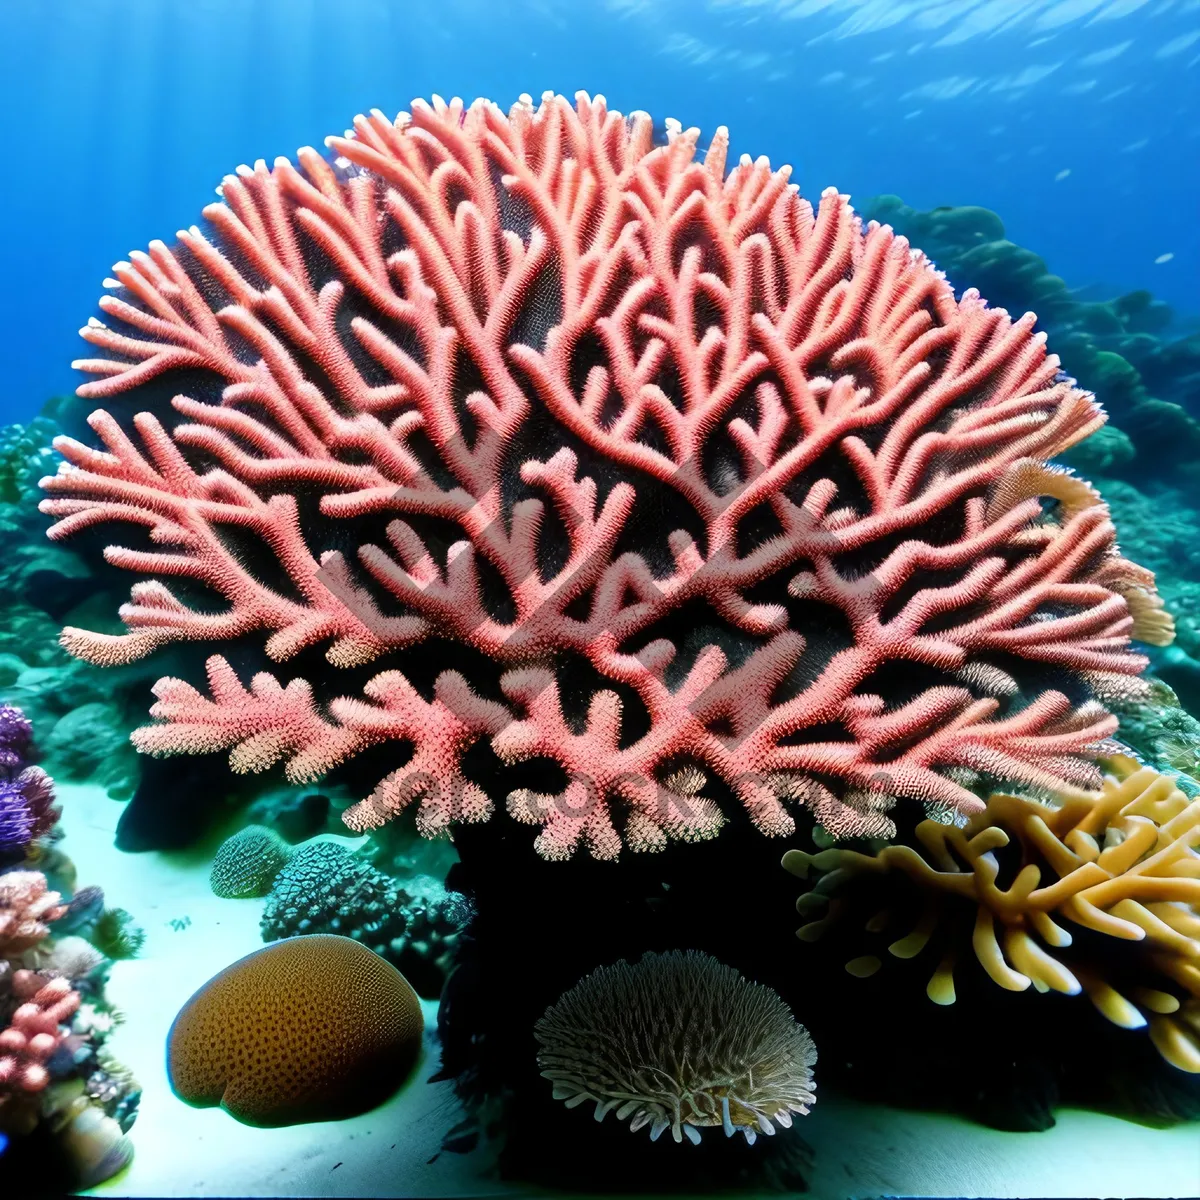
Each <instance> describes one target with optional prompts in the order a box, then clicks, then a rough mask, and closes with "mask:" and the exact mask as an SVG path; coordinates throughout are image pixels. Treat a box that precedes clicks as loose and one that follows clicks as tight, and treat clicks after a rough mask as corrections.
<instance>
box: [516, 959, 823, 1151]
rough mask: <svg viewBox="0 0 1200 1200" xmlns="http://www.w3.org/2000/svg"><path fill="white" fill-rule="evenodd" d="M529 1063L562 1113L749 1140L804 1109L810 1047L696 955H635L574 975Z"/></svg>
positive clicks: (653, 1133)
mask: <svg viewBox="0 0 1200 1200" xmlns="http://www.w3.org/2000/svg"><path fill="white" fill-rule="evenodd" d="M534 1035H535V1036H536V1038H537V1040H538V1044H539V1046H540V1049H539V1051H538V1060H537V1061H538V1066H539V1067H540V1068H541V1069H542V1074H543V1075H544V1076H545V1077H546V1078H547V1079H549V1080H550V1081H551V1082H552V1083H553V1084H554V1098H555V1099H556V1100H565V1101H566V1103H567V1107H568V1108H574V1107H575V1106H576V1105H578V1104H583V1103H586V1102H587V1101H589V1100H591V1101H594V1102H595V1104H596V1113H595V1115H596V1120H598V1121H602V1120H603V1119H604V1118H605V1117H606V1116H607V1115H608V1113H609V1112H611V1111H612V1110H613V1109H615V1110H616V1114H617V1120H618V1121H624V1120H626V1119H630V1118H631V1120H630V1126H629V1128H630V1130H631V1131H632V1132H636V1131H637V1130H639V1129H642V1128H644V1127H645V1126H646V1125H649V1126H650V1139H651V1141H657V1139H658V1138H659V1137H660V1136H661V1135H662V1133H663V1132H664V1131H665V1130H667V1129H670V1130H671V1134H672V1136H673V1137H674V1139H675V1141H677V1142H680V1141H682V1140H683V1137H684V1135H686V1136H687V1138H688V1140H689V1141H691V1142H694V1143H698V1142H699V1141H700V1129H701V1128H704V1127H706V1126H720V1127H721V1128H723V1129H724V1131H725V1136H726V1137H732V1136H733V1135H734V1133H736V1132H741V1133H742V1134H743V1135H744V1136H745V1138H746V1140H747V1141H748V1142H751V1143H753V1142H754V1140H755V1138H756V1137H757V1135H758V1133H760V1132H761V1133H767V1134H773V1133H774V1132H775V1125H774V1124H773V1122H775V1123H778V1124H779V1125H782V1126H784V1127H785V1128H787V1127H788V1126H790V1125H791V1123H792V1113H801V1114H804V1113H807V1112H808V1110H809V1107H810V1106H811V1105H812V1104H813V1103H814V1102H815V1099H816V1098H815V1096H814V1095H813V1088H814V1087H815V1086H816V1085H815V1084H814V1083H813V1081H812V1067H813V1064H814V1063H815V1062H816V1061H817V1052H816V1049H815V1047H814V1046H813V1043H812V1039H811V1038H810V1037H809V1035H808V1031H807V1030H806V1029H805V1028H804V1026H803V1025H800V1024H798V1023H797V1021H796V1020H795V1019H794V1018H793V1017H792V1014H791V1012H790V1010H789V1009H788V1007H787V1005H786V1004H784V1002H783V1001H782V1000H781V999H780V998H779V997H778V996H777V995H776V994H775V993H774V992H773V991H772V990H771V989H770V988H768V987H764V986H763V985H762V984H756V983H750V982H748V981H747V980H745V979H743V978H742V977H741V976H740V975H739V974H738V973H737V971H735V970H734V969H733V968H732V967H728V966H725V965H724V964H723V963H721V962H719V961H718V960H717V959H715V958H713V957H712V956H711V955H708V954H701V953H699V952H697V951H687V952H686V953H681V952H678V951H674V952H671V953H668V954H645V955H643V956H642V958H641V959H639V960H638V962H636V963H634V964H632V965H630V964H629V963H627V962H625V961H624V960H622V961H621V962H618V963H616V964H614V965H613V966H609V967H601V968H599V969H598V970H596V971H593V972H592V973H591V974H590V975H587V976H585V977H584V978H583V979H581V980H580V981H579V983H577V984H576V985H575V986H574V987H573V988H571V989H569V990H568V991H567V992H565V993H564V994H563V995H562V996H561V997H559V999H558V1001H557V1003H555V1004H553V1005H552V1006H551V1007H550V1008H548V1009H547V1010H546V1012H545V1014H544V1015H543V1016H542V1018H541V1019H540V1020H539V1021H538V1023H537V1025H536V1026H535V1028H534Z"/></svg>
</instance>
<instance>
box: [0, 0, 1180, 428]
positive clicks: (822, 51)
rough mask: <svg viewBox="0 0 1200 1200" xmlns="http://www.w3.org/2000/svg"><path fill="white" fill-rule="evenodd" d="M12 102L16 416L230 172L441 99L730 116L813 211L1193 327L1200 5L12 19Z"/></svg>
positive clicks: (4, 23)
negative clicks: (970, 208) (866, 212)
mask: <svg viewBox="0 0 1200 1200" xmlns="http://www.w3.org/2000/svg"><path fill="white" fill-rule="evenodd" d="M1125 43H1129V44H1128V45H1124V44H1125ZM1123 45H1124V48H1123V49H1121V51H1120V52H1119V53H1117V54H1116V55H1115V56H1114V57H1110V58H1109V59H1108V60H1107V61H1096V60H1095V59H1092V60H1091V61H1089V58H1090V56H1095V55H1097V52H1100V57H1101V58H1102V57H1103V52H1105V51H1109V52H1111V51H1112V50H1113V48H1115V47H1122V46H1123ZM0 88H2V89H3V93H2V98H3V103H2V104H0V119H2V120H3V121H4V123H5V130H4V134H5V137H4V143H5V147H6V154H5V162H6V172H5V174H6V178H5V181H4V187H3V190H2V192H0V217H2V220H0V262H3V264H4V280H3V284H2V285H0V296H2V299H0V303H2V304H3V306H4V311H3V323H4V329H5V330H6V331H7V334H8V336H9V338H10V342H9V350H8V355H7V359H8V362H9V364H11V365H10V367H9V369H8V370H6V371H5V372H4V380H3V385H2V388H0V420H20V419H24V418H26V417H28V416H30V415H32V414H33V413H34V412H35V411H36V410H37V409H38V408H39V407H40V405H41V403H42V402H43V401H44V400H45V399H46V398H47V397H48V396H49V395H51V394H52V393H54V392H56V391H63V390H66V389H68V388H70V387H72V386H74V383H75V379H74V376H73V373H72V371H71V370H70V367H69V362H70V359H71V358H72V357H73V356H75V355H76V354H79V353H80V352H81V349H82V343H81V342H79V341H78V339H77V337H76V333H75V331H76V330H77V329H78V327H79V326H80V325H81V324H83V322H84V321H85V320H86V318H87V317H88V316H89V315H90V314H91V313H92V312H93V311H94V306H95V301H96V299H97V297H98V296H99V295H100V282H101V280H102V279H103V278H104V276H105V275H106V274H107V272H108V268H109V266H110V265H111V264H112V263H113V262H114V261H116V260H118V259H120V258H122V257H124V256H125V255H126V254H127V253H128V252H129V251H130V250H131V249H135V248H140V247H144V246H145V245H146V243H147V242H148V241H150V240H151V239H152V238H155V237H163V238H167V239H170V237H171V235H172V234H173V232H174V231H175V230H176V229H177V228H179V227H180V226H182V225H187V224H191V223H192V222H193V221H194V220H195V219H196V218H197V216H198V214H199V211H200V208H201V207H202V206H203V205H204V204H206V203H208V202H209V200H210V199H211V198H212V196H213V188H214V187H215V186H216V185H217V184H218V183H219V182H220V179H221V177H222V175H223V174H225V173H226V172H227V171H229V170H231V169H232V168H233V167H235V166H237V164H239V163H241V162H252V161H253V160H254V159H256V158H266V159H267V160H268V161H269V160H270V159H271V158H272V157H274V156H275V155H277V154H290V153H292V152H293V151H294V150H295V148H296V147H297V146H300V145H304V144H313V145H317V146H320V145H321V139H322V138H323V137H324V135H325V134H327V133H330V132H340V131H341V130H342V129H344V128H345V127H346V125H347V124H348V123H349V119H350V118H351V117H353V115H354V114H355V113H356V112H360V111H364V110H365V109H367V108H370V107H379V108H382V109H383V110H384V111H386V112H387V113H388V114H389V115H394V114H395V112H396V111H398V110H399V109H401V108H404V107H406V106H407V104H408V102H409V100H410V99H411V98H412V97H413V96H418V95H429V94H430V93H432V92H439V93H441V94H442V95H444V96H447V97H449V96H451V95H461V96H463V97H464V98H467V99H470V98H472V97H474V96H477V95H485V96H489V97H491V98H492V99H494V100H496V101H498V102H499V103H500V104H502V105H503V106H505V107H507V106H508V105H509V104H511V103H512V101H513V100H515V99H516V97H517V95H518V94H519V93H520V92H523V91H528V92H531V93H533V94H534V96H537V95H538V94H539V93H540V92H541V91H542V90H544V89H547V88H552V89H555V90H559V91H564V92H567V93H568V94H570V93H573V92H574V91H575V90H577V89H579V88H586V89H588V90H590V91H593V92H603V93H604V94H605V95H606V96H607V97H608V99H609V102H610V104H611V105H613V106H614V107H617V108H620V109H622V110H624V111H628V110H629V109H631V108H644V109H646V110H648V111H650V112H651V113H653V114H654V115H655V116H656V117H663V116H674V117H677V118H679V119H680V120H682V121H683V122H684V123H685V124H688V125H690V124H696V125H699V126H700V127H701V128H702V129H704V130H705V131H711V130H712V129H713V127H714V126H716V125H717V124H720V123H724V124H726V125H728V126H729V127H730V129H731V131H732V134H733V140H734V147H735V149H736V150H738V151H742V150H745V151H749V152H751V153H753V154H756V155H757V154H761V153H765V154H768V155H770V157H771V159H772V161H774V162H785V161H786V162H791V163H793V164H794V165H795V166H796V168H797V174H796V175H795V176H794V178H796V179H797V181H798V182H799V183H800V185H801V188H802V190H803V191H804V192H805V193H806V194H808V195H810V196H815V195H816V194H817V193H819V191H820V190H821V188H823V187H825V186H827V185H829V184H831V183H832V184H836V185H837V186H838V187H839V189H841V190H842V191H848V192H850V193H851V194H852V195H853V196H857V197H860V198H861V197H866V196H869V195H872V194H875V193H879V192H895V193H898V194H899V195H901V196H902V197H903V198H904V199H905V200H906V201H907V202H908V203H910V204H913V205H915V206H918V207H923V208H924V207H930V206H933V205H937V204H966V203H971V204H983V205H985V206H987V207H989V208H993V209H995V210H996V211H997V212H999V213H1000V215H1001V216H1002V218H1003V219H1004V221H1005V223H1006V226H1007V228H1008V231H1009V234H1010V236H1011V237H1012V238H1013V240H1015V241H1017V242H1020V243H1022V244H1024V245H1027V246H1030V247H1031V248H1033V249H1035V250H1037V251H1038V252H1039V253H1041V254H1042V255H1043V256H1044V257H1045V258H1046V259H1047V260H1048V261H1049V263H1050V266H1051V268H1052V269H1053V270H1055V271H1056V272H1057V273H1058V274H1060V275H1062V276H1063V277H1064V278H1065V279H1066V280H1067V282H1068V283H1069V284H1070V285H1071V286H1085V285H1090V284H1099V285H1102V286H1103V287H1104V288H1105V289H1106V290H1108V291H1110V292H1116V291H1117V290H1127V289H1130V288H1134V287H1145V288H1149V289H1151V290H1152V291H1154V292H1155V293H1156V294H1157V295H1159V296H1161V297H1163V298H1164V299H1167V300H1168V301H1169V302H1170V303H1172V304H1173V305H1175V306H1176V308H1177V309H1178V310H1179V311H1180V312H1182V313H1190V314H1194V313H1196V312H1197V311H1200V295H1198V292H1200V288H1198V285H1197V280H1198V279H1200V234H1198V232H1197V221H1198V218H1200V209H1198V206H1197V195H1198V192H1200V188H1198V185H1200V0H1165V2H1164V0H1157V2H1155V0H429V2H428V3H424V4H421V3H417V2H415V0H0ZM1064 171H1069V174H1067V175H1065V176H1063V175H1061V173H1062V172H1064ZM1060 176H1061V177H1060ZM1168 253H1170V254H1173V255H1174V257H1173V258H1172V259H1170V260H1169V261H1167V262H1163V263H1156V262H1155V259H1156V258H1157V257H1159V256H1160V255H1164V254H1168Z"/></svg>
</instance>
